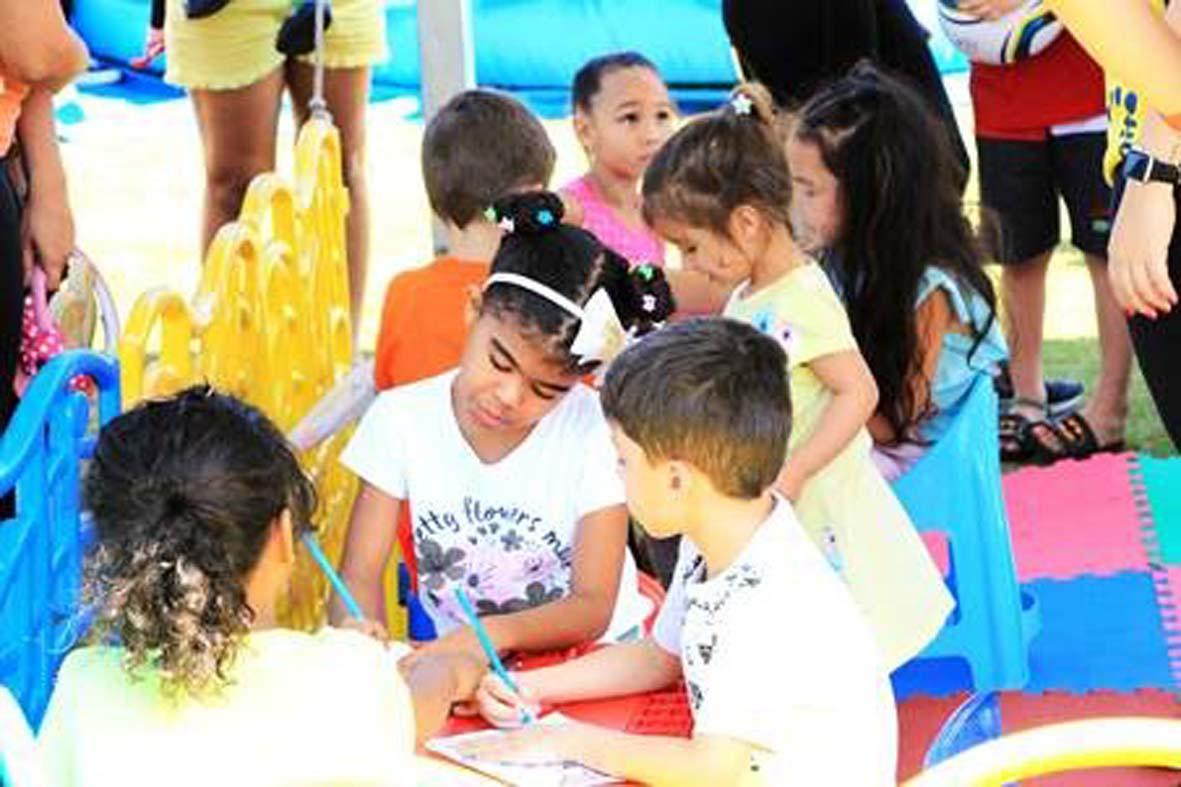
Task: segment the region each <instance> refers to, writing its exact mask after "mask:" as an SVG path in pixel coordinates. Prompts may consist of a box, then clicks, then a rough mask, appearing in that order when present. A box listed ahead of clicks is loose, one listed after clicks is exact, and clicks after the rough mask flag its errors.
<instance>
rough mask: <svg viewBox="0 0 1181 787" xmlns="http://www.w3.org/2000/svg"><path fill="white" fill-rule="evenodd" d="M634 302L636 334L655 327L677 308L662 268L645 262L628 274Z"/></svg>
mask: <svg viewBox="0 0 1181 787" xmlns="http://www.w3.org/2000/svg"><path fill="white" fill-rule="evenodd" d="M628 278H629V279H630V280H631V284H632V292H633V293H634V294H635V304H636V323H635V327H636V334H637V335H643V334H645V333H648V332H649V331H651V330H652V329H653V328H655V327H657V326H658V325H660V324H661V323H663V322H664V321H665V320H667V319H668V318H669V317H671V316H672V314H673V312H675V311H676V310H677V302H676V299H674V298H673V291H672V287H670V286H669V283H668V278H667V277H666V276H665V275H664V269H663V268H660V267H657V266H656V265H653V264H651V263H648V262H645V263H642V264H640V265H637V266H635V267H634V268H632V269H631V272H630V273H629V274H628Z"/></svg>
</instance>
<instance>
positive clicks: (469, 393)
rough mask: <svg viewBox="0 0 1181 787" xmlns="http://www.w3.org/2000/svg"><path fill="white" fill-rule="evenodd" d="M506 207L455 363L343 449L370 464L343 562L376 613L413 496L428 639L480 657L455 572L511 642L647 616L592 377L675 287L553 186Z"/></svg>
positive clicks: (501, 207)
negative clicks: (657, 289)
mask: <svg viewBox="0 0 1181 787" xmlns="http://www.w3.org/2000/svg"><path fill="white" fill-rule="evenodd" d="M497 217H498V221H499V223H500V225H501V226H502V227H503V228H504V229H505V231H506V235H505V237H504V238H503V240H502V241H501V243H500V248H499V250H498V251H497V252H496V257H495V259H494V261H493V264H492V275H491V276H490V277H489V278H488V280H487V282H486V283H485V285H484V289H483V292H482V294H480V295H479V296H477V297H475V298H474V299H473V300H472V302H471V305H470V309H471V312H470V313H471V314H472V315H473V316H474V318H475V321H474V323H473V324H472V326H471V329H470V332H469V334H468V340H467V344H466V346H465V348H464V353H463V358H462V359H461V361H460V364H459V368H458V369H456V370H452V371H450V372H447V373H445V374H442V375H439V376H437V377H433V378H430V379H428V380H424V381H422V382H419V383H414V384H412V385H408V386H401V387H399V388H395V389H392V390H390V391H386V392H384V393H382V394H380V395H379V396H378V398H377V401H376V402H374V404H373V406H372V407H371V408H370V410H369V412H368V413H367V414H366V415H365V417H364V419H362V421H361V424H360V426H359V427H358V428H357V432H356V434H355V435H354V436H353V439H352V441H351V442H350V443H349V445H348V447H347V448H346V449H345V451H344V453H343V454H342V457H341V461H343V462H344V463H345V465H347V466H348V467H349V468H350V469H352V470H353V471H354V472H356V473H357V475H359V476H360V477H361V479H362V480H363V481H364V485H363V487H362V490H361V493H360V495H359V497H358V498H357V502H356V504H355V506H354V508H353V515H352V521H351V522H350V524H349V532H348V536H347V538H346V543H345V551H344V558H343V563H342V572H343V574H344V575H345V579H346V581H347V582H348V583H349V585H350V586H351V587H352V588H353V590H354V592H355V593H356V595H357V598H358V600H359V602H360V604H361V606H362V607H363V608H364V609H365V611H366V615H367V617H371V618H374V619H379V620H380V619H382V616H381V615H380V614H375V613H378V612H379V610H380V609H381V592H380V578H381V575H382V572H383V570H384V569H385V565H386V562H387V561H388V559H389V556H390V551H391V548H392V546H393V538H394V529H393V527H392V523H393V522H395V521H396V520H397V516H398V513H399V511H400V510H401V508H402V507H403V505H407V504H408V505H409V506H410V510H411V513H412V516H413V520H414V523H413V542H414V552H415V556H416V563H417V575H418V592H419V596H420V598H421V599H422V601H423V603H424V606H425V608H426V611H427V613H428V614H429V615H430V617H431V619H432V621H433V623H434V625H435V628H436V630H437V632H438V634H439V635H440V637H441V638H440V639H439V640H437V641H435V642H433V643H431V644H430V645H428V646H426V647H425V648H423V650H422V651H420V652H427V653H430V652H439V651H449V650H460V651H464V652H468V653H472V654H480V655H481V658H483V656H482V651H481V650H480V646H479V642H478V641H477V639H476V637H475V636H474V634H473V633H472V631H471V629H470V628H467V627H466V626H465V625H464V624H465V622H466V619H465V617H464V615H463V612H462V608H461V607H460V606H459V604H458V603H457V599H456V590H457V589H463V590H464V591H466V593H467V594H468V595H469V596H471V598H472V600H473V601H474V603H475V606H476V608H477V609H478V610H479V611H480V612H481V613H482V614H484V615H488V616H489V617H488V620H487V628H488V630H489V632H490V635H491V638H492V641H493V643H494V644H495V646H496V647H497V648H498V649H500V650H541V649H549V648H558V647H564V646H569V645H573V644H577V643H582V642H586V641H589V640H594V639H597V638H598V637H600V636H602V635H603V634H604V632H606V633H607V635H608V636H611V637H617V636H623V635H625V634H627V633H628V632H633V631H635V630H637V626H638V625H639V624H640V623H641V622H642V620H643V618H644V612H645V610H644V606H645V604H644V602H643V601H642V600H641V599H640V597H639V595H638V590H637V587H636V575H635V569H634V566H633V565H632V563H631V559H630V558H629V557H626V556H625V552H624V546H625V543H626V539H627V514H626V511H625V509H624V506H623V499H624V498H623V489H622V487H621V486H620V484H619V479H618V478H616V477H615V475H614V473H613V472H612V467H613V465H614V462H615V459H614V453H613V452H612V449H611V445H610V440H609V437H608V433H607V425H606V423H605V422H604V420H603V416H602V413H601V412H600V410H599V403H598V397H597V396H596V395H595V393H594V391H593V390H592V389H590V388H589V387H587V386H585V385H583V384H582V382H581V381H582V380H583V378H584V377H585V376H586V375H587V374H589V373H590V372H593V371H594V370H595V368H597V367H598V365H599V364H600V362H602V361H606V360H608V359H609V358H610V357H611V355H612V354H613V353H612V347H611V345H612V344H618V343H621V342H622V341H623V338H624V337H623V331H624V330H626V329H627V328H630V327H632V326H633V325H636V324H638V323H641V322H651V321H659V320H662V319H664V318H665V317H667V312H668V310H669V309H670V308H671V304H670V301H669V300H668V299H667V298H664V299H662V298H660V297H658V296H657V295H656V294H654V290H653V286H654V285H655V284H658V283H659V282H660V281H661V279H660V275H659V271H658V270H652V269H644V270H643V271H636V272H635V273H634V274H629V272H628V270H627V265H626V262H625V261H624V260H622V259H621V258H619V257H618V256H616V255H608V254H605V253H604V251H603V248H602V246H601V245H600V244H599V243H598V241H596V240H595V239H594V237H593V236H592V235H591V234H590V233H588V232H586V231H584V230H581V229H578V228H577V227H571V226H569V225H562V224H561V220H562V202H561V200H560V199H559V198H558V197H557V195H555V194H551V193H548V192H536V193H532V194H520V195H514V196H512V197H509V198H506V199H505V200H504V201H502V202H501V203H498V206H497ZM649 279H651V280H649ZM332 614H333V619H334V620H342V619H343V618H344V614H343V609H342V608H340V606H339V604H337V605H336V606H335V607H334V608H333V613H332Z"/></svg>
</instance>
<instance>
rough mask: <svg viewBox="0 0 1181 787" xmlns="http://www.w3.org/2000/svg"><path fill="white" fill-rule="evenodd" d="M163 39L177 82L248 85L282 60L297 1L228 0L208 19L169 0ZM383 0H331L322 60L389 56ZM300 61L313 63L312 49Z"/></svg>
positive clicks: (348, 62) (371, 60)
mask: <svg viewBox="0 0 1181 787" xmlns="http://www.w3.org/2000/svg"><path fill="white" fill-rule="evenodd" d="M167 3H168V9H167V15H166V17H165V21H164V40H165V43H166V45H167V51H168V69H167V71H166V72H165V74H164V79H165V80H166V81H167V82H170V83H172V84H174V85H180V86H181V87H186V88H190V89H191V88H199V89H205V90H231V89H233V88H239V87H245V86H246V85H251V84H253V83H255V82H257V81H258V80H260V79H262V78H263V77H264V76H266V75H267V74H269V73H271V72H272V71H274V70H275V69H276V68H277V67H278V66H280V65H281V64H282V63H283V62H284V60H285V57H284V55H283V54H282V53H281V52H279V50H277V49H275V36H277V35H278V33H279V28H280V27H281V26H282V24H283V20H285V19H286V18H287V17H288V16H290V15H291V12H292V11H294V10H295V8H296V4H295V3H294V2H293V1H292V0H230V3H229V4H228V5H226V6H225V8H223V9H221V10H220V11H218V12H217V13H216V14H214V15H213V16H210V17H206V18H205V19H189V18H187V17H186V16H185V11H184V0H167ZM384 9H385V3H384V2H383V0H332V26H331V27H329V28H328V30H327V31H326V33H325V34H324V50H325V51H324V65H325V66H327V67H328V68H360V67H362V66H371V65H373V64H375V63H380V62H381V61H383V60H385V58H386V40H385V10H384ZM300 60H301V61H304V62H308V63H313V62H315V58H314V57H313V56H311V55H308V56H306V57H301V58H300Z"/></svg>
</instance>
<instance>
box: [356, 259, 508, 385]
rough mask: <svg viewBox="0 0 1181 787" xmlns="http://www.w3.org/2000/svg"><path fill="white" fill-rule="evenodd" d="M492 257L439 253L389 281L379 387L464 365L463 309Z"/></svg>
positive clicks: (378, 365) (379, 341) (381, 334)
mask: <svg viewBox="0 0 1181 787" xmlns="http://www.w3.org/2000/svg"><path fill="white" fill-rule="evenodd" d="M488 267H489V263H487V262H479V261H475V260H461V259H457V258H455V257H440V258H439V259H437V260H435V261H434V262H432V263H430V264H429V265H427V266H425V267H422V268H416V269H414V270H410V271H406V272H405V273H400V274H398V275H397V276H395V277H394V278H393V280H392V281H390V285H389V287H388V288H387V289H386V291H385V304H384V305H383V306H382V309H381V330H380V331H379V332H378V335H377V352H376V354H375V357H374V362H375V368H374V375H373V376H374V382H375V384H376V385H377V390H379V391H381V390H384V389H386V388H392V387H393V386H395V385H405V384H406V383H412V382H416V381H418V380H424V379H426V378H427V377H434V376H435V375H436V374H441V373H443V372H445V371H447V370H448V369H451V368H453V367H455V366H458V365H459V358H460V356H461V355H463V345H464V342H465V340H466V339H467V325H466V322H465V320H464V309H465V308H466V307H467V303H468V297H469V292H470V290H471V288H472V287H477V288H478V287H480V286H481V285H482V284H483V283H484V279H486V278H488Z"/></svg>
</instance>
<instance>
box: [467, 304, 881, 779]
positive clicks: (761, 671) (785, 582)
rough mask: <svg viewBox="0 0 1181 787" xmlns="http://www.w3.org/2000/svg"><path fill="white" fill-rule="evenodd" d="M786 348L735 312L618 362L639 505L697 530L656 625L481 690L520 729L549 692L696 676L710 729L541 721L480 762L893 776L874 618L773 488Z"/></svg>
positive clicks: (672, 528) (614, 407) (669, 530)
mask: <svg viewBox="0 0 1181 787" xmlns="http://www.w3.org/2000/svg"><path fill="white" fill-rule="evenodd" d="M785 360H786V359H785V358H784V352H783V350H782V348H781V347H780V346H779V345H778V344H777V343H776V342H775V341H774V340H772V339H770V338H768V337H765V336H763V335H761V334H759V332H758V331H756V330H755V329H753V328H751V327H750V326H747V325H744V324H741V323H738V322H734V321H731V320H723V319H709V320H692V321H689V322H686V323H681V324H678V325H675V326H672V327H670V328H666V329H664V330H662V331H659V332H657V333H656V334H653V335H652V336H651V337H649V338H646V339H644V340H643V341H642V342H640V343H639V344H638V345H636V346H635V347H633V348H631V349H629V350H628V351H627V352H625V353H624V354H623V355H621V356H620V357H619V359H618V360H616V362H615V363H614V364H613V365H612V367H611V369H610V371H609V372H608V374H607V379H606V384H605V386H604V388H603V392H602V404H603V410H604V413H605V414H606V415H607V417H608V419H609V421H610V424H611V429H612V436H613V439H614V441H615V444H616V448H617V449H618V451H619V457H620V473H621V475H622V476H623V479H624V484H625V486H626V488H627V500H628V506H629V508H630V509H631V511H632V514H633V515H634V516H635V518H636V519H637V520H639V521H640V522H642V523H643V524H644V527H645V529H646V530H647V531H648V532H649V533H650V534H652V535H653V536H655V537H664V536H668V535H672V534H676V533H679V534H682V535H684V536H685V537H686V538H685V539H684V540H683V541H682V546H681V552H680V556H679V559H678V563H677V568H676V571H675V573H674V575H673V583H672V586H671V587H670V589H669V594H668V598H667V600H666V601H665V604H664V606H663V608H662V609H661V611H660V616H659V618H658V619H657V622H656V626H655V629H654V631H653V635H652V636H651V637H650V638H649V639H646V640H644V641H643V642H638V643H629V644H623V645H614V646H611V647H607V648H604V649H602V650H599V651H596V652H594V653H592V654H589V655H587V656H585V657H583V658H581V659H577V660H575V661H571V662H567V663H565V664H562V665H559V666H555V667H548V668H544V669H539V670H535V671H530V672H523V673H518V674H516V675H515V676H514V680H515V682H516V683H517V686H518V688H519V690H520V693H519V694H517V693H515V692H513V691H512V690H510V689H509V688H508V687H507V686H506V685H505V684H504V683H503V682H502V681H500V680H499V679H498V678H496V677H495V676H494V675H491V674H489V675H488V676H486V677H485V679H484V681H483V683H482V685H481V687H480V689H479V691H478V692H477V701H478V704H479V707H480V710H481V712H482V713H483V715H484V716H485V717H486V718H487V719H488V720H489V721H491V722H492V723H494V724H497V725H498V726H515V725H517V724H519V720H520V719H522V718H528V715H527V714H524V713H522V711H523V710H529V711H531V712H532V713H533V714H534V715H535V714H536V712H537V707H536V706H537V705H538V704H539V703H541V702H547V703H551V702H558V703H560V702H569V701H576V700H583V699H589V698H593V697H604V696H612V695H620V694H631V693H639V692H647V691H654V690H657V689H661V688H665V687H667V686H669V685H671V684H674V683H676V681H677V680H678V679H681V678H683V679H684V681H685V686H686V690H687V692H688V695H689V704H690V708H691V710H692V713H693V720H694V729H693V737H692V738H690V739H688V740H685V739H680V738H671V737H661V736H637V735H630V734H626V733H622V732H616V731H613V730H607V729H603V728H599V727H594V726H590V725H582V724H578V725H573V726H561V727H547V726H545V725H537V726H532V727H528V728H526V729H523V730H520V731H519V732H516V733H513V734H512V735H510V736H507V737H506V738H505V739H503V740H501V741H498V742H496V743H494V744H491V745H487V744H486V745H485V747H484V748H483V749H481V750H479V751H478V752H477V753H478V754H479V756H482V757H486V758H489V759H499V760H538V759H540V760H553V759H563V760H574V761H577V762H580V763H582V764H584V765H586V766H588V767H591V768H595V769H597V770H601V771H604V772H607V773H611V774H614V775H617V776H620V777H623V778H627V779H631V780H635V781H640V782H644V783H648V784H711V785H717V784H727V785H731V784H740V785H746V784H775V785H787V784H798V785H817V784H841V785H846V784H847V785H859V786H864V785H886V784H893V783H894V778H895V756H896V747H897V721H896V715H895V709H894V701H893V695H892V693H891V690H890V684H889V681H888V678H887V674H886V670H885V667H884V666H883V662H882V660H881V657H880V655H879V653H878V650H877V646H876V644H875V641H874V638H873V635H872V633H871V631H870V629H869V626H868V623H867V622H866V621H865V619H864V618H863V617H862V615H861V613H860V612H859V611H858V608H857V606H856V604H855V603H854V601H853V599H852V597H851V596H850V595H849V592H848V590H847V589H846V587H845V585H844V584H843V583H842V582H841V581H840V579H839V578H838V577H837V576H836V574H835V573H834V572H833V571H832V569H831V567H830V566H829V564H828V563H827V562H826V560H825V559H824V557H823V556H822V555H821V554H820V553H819V552H818V550H817V549H816V547H815V546H814V545H813V544H812V542H811V541H810V540H809V539H808V537H807V535H806V534H805V533H804V532H803V530H802V529H801V528H800V525H799V524H798V523H797V522H796V520H795V516H794V515H793V513H792V510H791V507H790V504H789V503H788V502H787V501H786V500H784V499H782V498H780V497H777V496H775V495H773V494H772V492H771V485H772V483H773V482H774V480H775V478H776V476H777V474H778V473H779V470H780V468H781V467H782V466H783V461H784V452H785V448H786V445H787V438H788V434H789V432H790V428H791V403H790V397H789V393H788V384H787V380H786V377H785V373H784V369H785V368H786V364H785Z"/></svg>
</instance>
